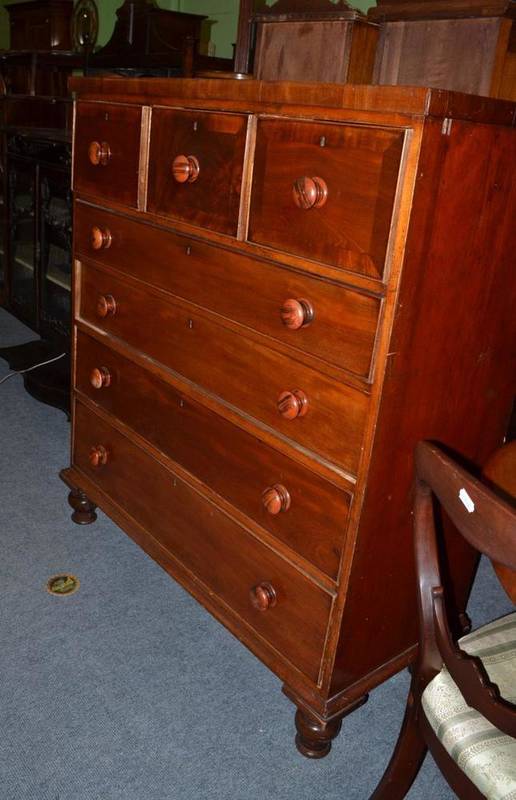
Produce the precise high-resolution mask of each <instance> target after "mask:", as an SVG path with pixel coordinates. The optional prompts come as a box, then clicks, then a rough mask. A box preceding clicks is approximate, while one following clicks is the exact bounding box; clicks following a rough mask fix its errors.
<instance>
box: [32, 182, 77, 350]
mask: <svg viewBox="0 0 516 800" xmlns="http://www.w3.org/2000/svg"><path fill="white" fill-rule="evenodd" d="M39 203H40V213H39V224H40V235H39V246H40V252H39V258H40V285H39V307H40V320H41V327H42V328H44V329H46V330H48V331H54V332H55V333H57V334H60V333H61V334H62V335H63V336H67V335H68V333H69V331H70V291H71V272H72V261H71V252H72V217H71V208H72V197H71V190H70V176H69V174H68V173H67V172H64V171H63V170H62V169H57V168H55V167H54V168H52V167H49V166H42V167H41V168H40V176H39Z"/></svg>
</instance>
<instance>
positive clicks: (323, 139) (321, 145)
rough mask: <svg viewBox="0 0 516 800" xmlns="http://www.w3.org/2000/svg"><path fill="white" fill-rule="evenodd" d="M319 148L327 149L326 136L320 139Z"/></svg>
mask: <svg viewBox="0 0 516 800" xmlns="http://www.w3.org/2000/svg"><path fill="white" fill-rule="evenodd" d="M319 146H320V147H326V136H321V138H320V139H319Z"/></svg>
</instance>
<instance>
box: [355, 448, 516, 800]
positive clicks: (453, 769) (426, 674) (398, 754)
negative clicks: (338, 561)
mask: <svg viewBox="0 0 516 800" xmlns="http://www.w3.org/2000/svg"><path fill="white" fill-rule="evenodd" d="M415 462H416V490H415V501H414V531H415V550H416V570H417V580H418V606H419V616H420V647H419V656H418V660H417V664H416V666H415V668H414V672H413V677H412V683H411V688H410V692H409V697H408V701H407V708H406V711H405V718H404V721H403V726H402V729H401V732H400V736H399V739H398V742H397V744H396V748H395V751H394V754H393V756H392V758H391V761H390V763H389V765H388V767H387V769H386V771H385V773H384V775H383V777H382V779H381V781H380V783H379V784H378V786H377V788H376V790H375V791H374V793H373V794H372V796H371V799H370V800H397V799H398V798H402V797H405V795H406V793H407V792H408V790H409V789H410V786H411V785H412V783H413V781H414V779H415V777H416V775H417V773H418V771H419V768H420V766H421V764H422V763H423V760H424V757H425V755H426V751H427V748H428V749H430V751H431V753H432V755H433V757H434V758H435V761H436V762H437V765H438V766H439V768H440V769H441V771H442V773H443V775H444V776H445V778H446V779H447V781H448V783H449V785H450V787H451V788H452V789H453V791H454V792H455V793H456V794H457V795H458V796H459V797H460V798H466V800H470V798H471V799H472V800H473V799H474V798H485V797H487V798H489V800H501V799H502V798H507V797H510V798H513V797H516V739H515V737H516V705H514V703H515V702H516V613H511V614H509V615H507V616H505V617H502V618H501V619H499V620H496V621H494V622H491V623H489V624H488V625H485V626H483V627H482V628H479V629H478V630H476V631H474V632H473V633H470V634H468V635H467V636H464V637H463V638H462V639H460V640H459V642H458V643H456V642H455V641H454V640H453V637H452V635H451V631H450V625H449V623H448V620H447V616H446V607H445V588H444V587H443V585H442V578H441V573H440V570H439V556H438V552H439V542H438V536H437V532H436V524H435V517H434V513H435V512H434V506H437V503H436V501H438V503H439V505H440V506H441V508H442V509H444V510H445V512H446V513H447V515H448V516H449V517H450V519H451V520H452V522H453V523H454V525H455V527H456V528H457V530H458V531H459V532H460V533H461V534H462V536H464V538H465V539H466V540H467V541H468V542H469V543H470V544H471V545H472V546H473V547H475V548H476V549H477V550H479V551H480V552H481V553H485V554H486V555H487V556H489V558H491V559H493V560H495V561H497V562H500V563H502V564H504V565H505V566H507V567H510V568H512V569H515V568H516V510H515V509H514V508H513V507H512V506H511V505H509V504H508V503H506V502H505V501H504V500H502V499H500V497H498V496H497V495H495V494H494V493H493V492H491V491H490V490H489V489H488V488H487V487H486V486H484V485H483V484H482V483H480V482H479V481H478V480H476V479H474V478H473V477H472V476H471V475H470V474H469V473H468V472H467V471H466V470H464V469H462V468H461V467H459V466H458V465H457V464H456V463H455V462H454V461H453V460H452V459H451V458H449V457H448V456H446V455H445V454H444V453H443V452H442V451H441V450H440V449H439V448H438V447H436V446H434V445H432V444H430V443H427V442H420V443H419V444H418V445H417V447H416V453H415ZM511 701H512V702H511Z"/></svg>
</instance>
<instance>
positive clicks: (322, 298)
mask: <svg viewBox="0 0 516 800" xmlns="http://www.w3.org/2000/svg"><path fill="white" fill-rule="evenodd" d="M74 233H75V246H76V251H77V253H78V254H79V255H80V256H81V255H82V256H85V257H89V258H93V259H95V261H98V262H99V263H101V264H106V265H109V266H113V267H115V268H116V269H120V270H121V271H123V272H125V273H126V274H128V275H132V276H134V277H136V278H140V279H141V280H144V281H148V282H149V283H152V284H154V285H155V286H159V287H161V288H163V289H166V290H168V291H170V292H172V293H173V294H174V295H176V296H177V297H181V298H184V299H185V300H189V301H191V302H194V303H196V304H198V305H200V306H204V307H205V308H208V309H210V310H212V311H215V312H217V313H218V314H221V315H223V316H225V317H228V318H229V319H232V320H235V321H236V322H239V323H241V324H243V325H247V326H249V327H250V328H254V329H255V330H257V331H259V332H260V333H264V334H266V335H268V336H272V337H274V338H275V339H278V340H279V341H281V342H284V343H285V344H288V345H290V346H291V347H295V348H298V349H299V350H302V351H303V352H306V353H311V354H312V355H314V356H316V357H318V358H321V359H323V360H324V361H327V362H329V363H332V364H336V365H337V366H340V367H343V368H344V369H347V370H349V371H350V372H352V373H354V374H355V375H358V376H360V377H363V378H367V377H368V376H369V375H370V372H371V366H372V360H373V352H374V343H375V337H376V329H377V326H378V317H379V312H380V303H381V301H380V299H379V298H377V297H372V296H369V295H365V294H361V293H359V292H356V291H353V290H352V289H349V288H347V287H345V286H340V285H338V284H335V283H329V282H327V281H324V280H320V279H318V278H314V277H311V276H310V275H307V274H302V273H300V272H294V271H293V270H290V269H284V268H282V267H280V266H277V265H275V264H270V263H267V262H265V261H258V260H255V259H252V258H248V257H246V256H244V255H240V254H238V253H233V252H231V251H227V250H224V249H222V248H216V247H212V246H210V245H207V244H204V243H202V242H199V241H198V240H195V239H190V238H187V237H184V236H178V235H176V234H174V233H170V232H168V231H164V230H160V229H158V228H154V227H152V226H150V225H146V224H142V223H139V222H136V221H134V220H130V219H126V218H124V217H122V216H118V215H115V214H110V213H109V212H107V211H103V210H102V209H98V208H92V207H90V206H86V205H82V204H80V203H78V204H77V205H76V211H75V227H74Z"/></svg>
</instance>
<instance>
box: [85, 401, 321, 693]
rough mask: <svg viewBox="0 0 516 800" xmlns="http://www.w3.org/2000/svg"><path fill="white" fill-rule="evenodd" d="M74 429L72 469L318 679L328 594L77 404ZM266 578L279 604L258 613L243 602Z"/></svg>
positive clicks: (285, 653) (248, 602)
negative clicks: (94, 457) (93, 451)
mask: <svg viewBox="0 0 516 800" xmlns="http://www.w3.org/2000/svg"><path fill="white" fill-rule="evenodd" d="M75 425H76V445H75V451H74V456H73V461H74V464H75V465H76V466H77V467H78V469H80V470H81V471H82V472H84V473H85V474H86V475H88V476H89V477H90V478H91V479H92V480H93V481H94V482H98V483H99V485H100V486H101V487H102V488H103V490H104V491H107V492H109V494H110V495H112V496H116V497H117V498H118V502H119V503H120V504H122V505H123V507H124V508H125V509H126V510H127V512H128V513H129V514H130V515H131V516H132V517H134V519H135V520H136V521H137V522H139V523H140V524H142V525H143V526H144V527H145V528H147V529H149V528H150V527H152V529H153V531H154V535H155V536H156V537H157V538H158V540H159V541H160V542H161V543H162V544H163V545H164V547H165V548H166V549H167V550H168V551H169V552H170V553H171V554H172V555H173V556H174V558H176V559H177V560H178V561H180V562H181V563H182V564H184V565H185V566H186V567H187V568H188V569H189V570H191V571H193V572H194V573H195V575H196V576H197V579H198V580H200V581H202V582H203V583H204V584H205V586H206V588H207V589H208V590H209V591H214V592H216V593H217V595H218V596H219V597H220V598H222V599H223V600H224V601H225V602H226V603H228V604H229V605H230V606H231V607H232V608H234V609H235V610H236V611H237V612H238V613H239V614H240V616H241V617H242V618H243V619H244V620H245V621H246V623H247V624H248V625H250V626H251V628H253V629H254V630H256V632H257V633H258V634H259V635H260V636H263V637H264V638H265V639H267V640H268V641H270V642H271V643H272V644H273V645H274V646H275V647H277V648H278V649H279V651H280V652H281V653H282V654H283V655H284V656H285V657H286V658H287V659H288V660H289V661H291V662H292V663H293V664H294V665H295V666H296V667H297V668H298V669H300V670H301V671H302V672H304V673H305V674H307V675H308V676H309V677H310V678H311V679H312V680H316V679H317V676H318V672H319V665H320V661H321V657H322V651H323V646H324V639H325V634H326V625H327V621H328V616H329V612H330V608H331V596H330V595H329V594H327V593H326V592H324V591H323V590H322V589H320V588H319V587H318V586H316V585H315V584H314V583H311V582H310V581H309V580H308V579H307V578H305V577H304V575H303V574H302V573H301V572H299V571H298V570H296V569H295V568H294V567H292V566H290V565H289V564H288V563H287V562H286V561H284V560H283V559H281V558H279V556H277V555H276V554H275V553H274V552H273V551H272V550H271V549H270V548H268V547H265V546H264V545H263V544H261V543H260V541H259V540H258V539H256V538H255V537H254V536H251V535H250V534H249V533H247V532H246V530H245V529H244V528H242V527H241V526H239V525H237V523H236V522H234V521H233V520H232V519H231V517H229V516H227V515H226V514H224V513H222V512H221V511H220V510H218V509H217V507H216V506H215V505H213V504H212V503H210V502H208V501H206V500H205V499H204V498H203V497H202V496H201V495H200V494H198V493H197V492H195V491H194V490H193V489H192V488H190V487H189V486H188V484H186V483H184V482H183V481H182V480H180V479H179V478H178V477H177V476H175V475H174V473H172V472H169V471H168V470H164V469H163V467H162V466H161V465H160V464H159V463H158V462H157V461H156V460H155V459H153V458H152V457H151V456H150V455H148V454H147V453H146V452H145V451H144V450H143V449H141V448H139V447H137V446H136V445H134V444H133V443H132V442H131V441H130V440H129V439H128V438H126V437H125V436H122V435H121V434H120V433H118V432H117V431H116V430H115V429H114V428H112V427H111V426H110V425H108V424H107V423H106V422H104V421H103V420H102V419H100V417H97V416H96V415H95V414H93V413H92V412H91V411H88V410H87V409H86V408H85V407H84V406H82V405H78V406H77V408H76V416H75ZM99 442H102V443H103V447H104V448H105V449H106V450H108V451H109V453H110V457H109V460H108V462H107V463H106V464H105V465H104V466H102V468H101V469H98V470H97V469H96V468H95V467H93V466H92V465H91V463H90V460H89V451H90V448H91V447H92V446H95V447H96V446H98V443H99ZM192 519H195V526H192ZM214 520H216V521H217V525H216V526H214V525H213V522H214ZM264 580H265V581H267V582H270V583H271V584H272V585H273V586H274V591H275V594H276V598H277V602H276V605H275V606H274V608H271V609H270V613H269V612H268V613H266V614H263V613H260V612H257V611H256V609H255V607H254V606H253V604H252V603H251V601H250V598H249V593H250V591H251V589H252V588H253V586H257V585H259V584H260V583H262V582H263V581H264Z"/></svg>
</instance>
